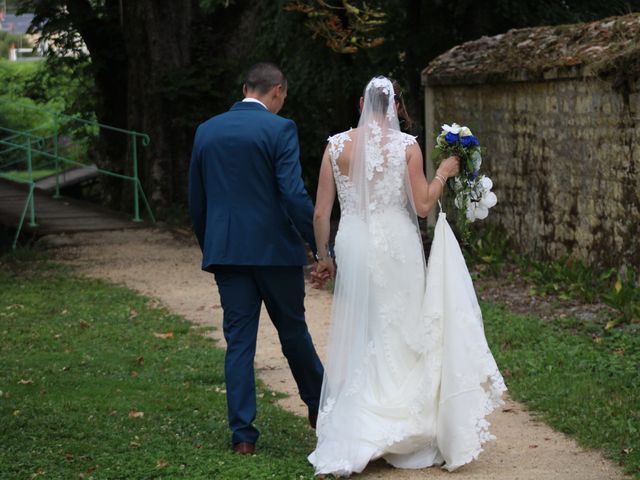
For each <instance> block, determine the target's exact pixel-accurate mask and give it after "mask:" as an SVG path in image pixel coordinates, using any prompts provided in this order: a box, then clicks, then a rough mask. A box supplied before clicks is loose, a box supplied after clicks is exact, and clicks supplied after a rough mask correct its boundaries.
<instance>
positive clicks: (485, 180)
mask: <svg viewBox="0 0 640 480" xmlns="http://www.w3.org/2000/svg"><path fill="white" fill-rule="evenodd" d="M480 184H481V185H482V189H483V190H486V191H487V192H488V191H489V190H491V189H492V188H493V182H492V181H491V179H490V178H489V177H487V176H483V177H482V178H481V179H480Z"/></svg>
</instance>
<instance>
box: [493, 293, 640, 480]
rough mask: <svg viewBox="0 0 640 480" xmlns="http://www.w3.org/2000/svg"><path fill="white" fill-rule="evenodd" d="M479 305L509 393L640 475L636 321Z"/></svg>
mask: <svg viewBox="0 0 640 480" xmlns="http://www.w3.org/2000/svg"><path fill="white" fill-rule="evenodd" d="M483 310H484V317H485V325H486V331H487V336H488V340H489V344H490V345H491V347H492V351H493V353H494V355H495V357H496V360H497V362H498V364H499V365H500V368H501V370H502V372H503V374H504V376H505V381H506V383H507V386H508V387H509V391H510V393H511V396H512V397H513V398H514V399H516V400H519V401H522V402H524V403H526V404H527V405H528V406H529V408H530V409H531V410H533V411H536V412H539V413H540V414H541V416H542V418H543V419H544V420H545V421H546V422H547V423H548V424H549V425H551V426H552V427H554V428H555V429H557V430H560V431H562V432H565V433H568V434H570V435H572V436H573V437H575V438H576V439H577V440H578V441H579V442H580V443H581V444H582V445H584V446H587V447H593V448H598V449H602V451H603V452H604V453H605V455H606V456H608V457H609V458H611V459H613V460H614V461H616V462H619V463H620V464H622V465H623V466H624V467H625V470H626V471H627V473H632V474H635V476H636V478H640V375H639V372H640V325H639V324H632V325H627V326H625V328H624V329H620V328H614V329H610V330H603V329H602V327H601V326H598V325H595V324H594V325H591V326H589V325H586V324H585V323H584V322H579V321H576V320H573V319H563V320H561V321H560V320H558V321H557V322H555V323H553V324H545V323H543V322H541V321H540V320H538V319H536V318H532V317H526V316H522V315H514V314H511V313H509V312H507V311H506V310H504V309H503V308H500V307H497V306H493V305H484V306H483Z"/></svg>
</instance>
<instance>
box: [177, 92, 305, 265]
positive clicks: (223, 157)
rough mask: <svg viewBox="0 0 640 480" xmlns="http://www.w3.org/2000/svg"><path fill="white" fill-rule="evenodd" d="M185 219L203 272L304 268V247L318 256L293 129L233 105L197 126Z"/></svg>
mask: <svg viewBox="0 0 640 480" xmlns="http://www.w3.org/2000/svg"><path fill="white" fill-rule="evenodd" d="M189 211H190V213H191V220H192V222H193V228H194V231H195V234H196V237H197V238H198V243H199V244H200V248H201V249H202V253H203V258H202V268H203V270H207V271H213V269H214V268H215V266H218V265H253V266H260V265H271V266H275V265H278V266H296V265H305V264H306V263H307V255H306V252H305V248H304V243H303V239H304V240H306V241H307V243H308V244H309V245H310V246H311V248H312V250H313V251H314V252H315V251H316V248H315V240H314V235H313V204H312V202H311V198H310V197H309V194H308V193H307V191H306V190H305V187H304V183H303V181H302V170H301V167H300V148H299V145H298V132H297V128H296V124H295V123H294V122H293V121H291V120H287V119H285V118H282V117H279V116H277V115H274V114H273V113H271V112H269V111H268V110H267V109H265V108H264V107H263V106H262V105H260V104H259V103H255V102H237V103H236V104H235V105H233V107H231V109H230V110H229V111H228V112H226V113H223V114H221V115H217V116H215V117H213V118H211V119H209V120H207V121H206V122H204V123H202V124H201V125H200V126H199V127H198V130H197V131H196V135H195V140H194V144H193V152H192V157H191V164H190V167H189Z"/></svg>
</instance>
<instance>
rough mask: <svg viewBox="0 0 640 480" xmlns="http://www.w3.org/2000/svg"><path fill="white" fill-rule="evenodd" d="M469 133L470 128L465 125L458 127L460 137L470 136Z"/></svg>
mask: <svg viewBox="0 0 640 480" xmlns="http://www.w3.org/2000/svg"><path fill="white" fill-rule="evenodd" d="M471 135H473V134H472V133H471V130H469V129H468V128H467V127H462V128H460V136H461V137H470V136H471Z"/></svg>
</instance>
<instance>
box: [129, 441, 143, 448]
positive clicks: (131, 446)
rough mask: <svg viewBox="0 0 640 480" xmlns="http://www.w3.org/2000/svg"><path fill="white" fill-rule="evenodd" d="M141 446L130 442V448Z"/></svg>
mask: <svg viewBox="0 0 640 480" xmlns="http://www.w3.org/2000/svg"><path fill="white" fill-rule="evenodd" d="M138 447H140V444H139V443H138V442H129V448H138Z"/></svg>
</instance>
